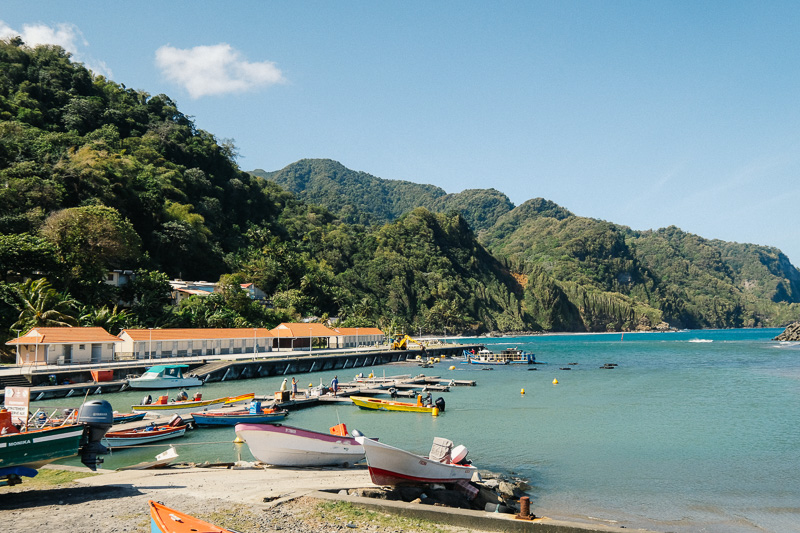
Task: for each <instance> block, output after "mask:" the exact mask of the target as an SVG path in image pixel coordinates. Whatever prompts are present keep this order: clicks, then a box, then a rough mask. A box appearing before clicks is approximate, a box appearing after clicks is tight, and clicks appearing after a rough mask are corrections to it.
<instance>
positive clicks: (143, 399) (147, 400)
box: [142, 394, 153, 405]
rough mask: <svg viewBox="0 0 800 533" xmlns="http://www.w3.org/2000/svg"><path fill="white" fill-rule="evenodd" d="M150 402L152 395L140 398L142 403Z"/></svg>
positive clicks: (147, 403) (148, 403)
mask: <svg viewBox="0 0 800 533" xmlns="http://www.w3.org/2000/svg"><path fill="white" fill-rule="evenodd" d="M151 403H153V397H152V396H150V395H149V394H148V395H147V396H145V397H144V398H142V405H150V404H151Z"/></svg>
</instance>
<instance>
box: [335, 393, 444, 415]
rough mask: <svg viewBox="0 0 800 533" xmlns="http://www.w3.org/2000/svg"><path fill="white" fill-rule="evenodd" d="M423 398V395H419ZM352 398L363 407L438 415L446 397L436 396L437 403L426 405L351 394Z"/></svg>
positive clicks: (442, 410) (442, 409)
mask: <svg viewBox="0 0 800 533" xmlns="http://www.w3.org/2000/svg"><path fill="white" fill-rule="evenodd" d="M418 398H421V396H418ZM350 400H352V401H353V403H354V404H356V405H357V406H359V407H360V408H361V409H375V410H378V411H406V412H412V413H430V414H432V415H434V416H437V415H438V414H439V413H443V412H444V399H443V398H441V397H439V398H436V403H434V404H432V405H431V404H428V405H425V404H423V403H422V402H421V401H418V402H417V403H410V402H398V401H395V400H382V399H380V398H366V397H364V396H350Z"/></svg>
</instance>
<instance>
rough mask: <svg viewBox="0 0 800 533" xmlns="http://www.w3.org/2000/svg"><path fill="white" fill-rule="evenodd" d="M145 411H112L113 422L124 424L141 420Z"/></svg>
mask: <svg viewBox="0 0 800 533" xmlns="http://www.w3.org/2000/svg"><path fill="white" fill-rule="evenodd" d="M145 416H147V413H144V412H143V413H114V424H124V423H125V422H138V421H139V420H142V419H143V418H144V417H145Z"/></svg>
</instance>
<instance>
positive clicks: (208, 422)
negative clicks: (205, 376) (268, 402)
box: [192, 409, 289, 426]
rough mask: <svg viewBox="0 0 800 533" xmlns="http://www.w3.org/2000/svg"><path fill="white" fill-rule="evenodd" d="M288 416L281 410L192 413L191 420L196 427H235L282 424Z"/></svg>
mask: <svg viewBox="0 0 800 533" xmlns="http://www.w3.org/2000/svg"><path fill="white" fill-rule="evenodd" d="M288 414H289V411H286V410H281V409H262V410H260V411H258V412H255V413H253V412H251V411H250V410H247V409H242V410H236V411H232V410H229V411H206V412H203V413H192V418H193V419H194V423H195V425H197V426H235V425H236V424H275V423H278V422H282V421H283V420H284V419H285V418H286V417H287V416H288Z"/></svg>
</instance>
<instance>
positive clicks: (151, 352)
mask: <svg viewBox="0 0 800 533" xmlns="http://www.w3.org/2000/svg"><path fill="white" fill-rule="evenodd" d="M147 329H149V330H150V345H149V346H148V348H147V352H148V353H147V357H148V359H150V361H152V360H153V328H147Z"/></svg>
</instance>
